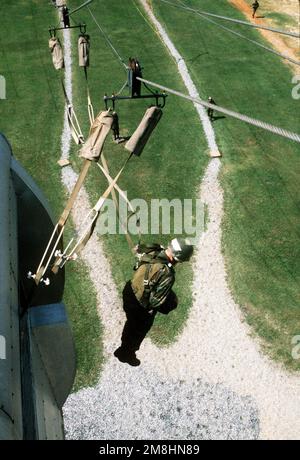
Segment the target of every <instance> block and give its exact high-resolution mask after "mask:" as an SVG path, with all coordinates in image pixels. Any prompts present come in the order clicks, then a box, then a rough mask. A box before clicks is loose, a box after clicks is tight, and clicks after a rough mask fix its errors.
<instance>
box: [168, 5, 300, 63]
mask: <svg viewBox="0 0 300 460" xmlns="http://www.w3.org/2000/svg"><path fill="white" fill-rule="evenodd" d="M160 1H161V2H164V3H167V4H169V5H171V6H174V7H175V8H181V9H184V10H187V11H189V10H190V8H188V7H186V6H180V5H175V4H174V3H172V2H168V1H167V0H160ZM194 13H195V14H197V15H198V16H200V17H201V18H202V19H205V20H206V21H208V22H210V23H212V24H214V25H216V26H217V27H220V28H221V29H223V30H226V31H227V32H229V33H231V34H233V35H236V36H237V37H239V38H242V39H243V40H246V41H248V42H250V43H252V44H254V45H256V46H259V47H260V48H263V49H264V50H266V51H269V52H270V53H273V54H276V55H277V56H280V57H281V58H283V59H286V60H287V61H289V62H292V63H293V64H295V65H299V66H300V61H296V60H295V59H293V58H291V57H289V56H287V55H286V54H282V53H279V52H278V51H276V50H274V49H272V48H269V47H268V46H265V45H263V44H262V43H259V42H257V41H255V40H252V39H251V38H248V37H245V35H242V34H240V33H239V32H236V31H234V30H232V29H229V28H228V27H225V26H223V25H222V24H219V23H218V22H216V21H213V20H212V19H209V18H207V17H206V16H204V15H203V14H202V13H199V12H198V11H197V10H194Z"/></svg>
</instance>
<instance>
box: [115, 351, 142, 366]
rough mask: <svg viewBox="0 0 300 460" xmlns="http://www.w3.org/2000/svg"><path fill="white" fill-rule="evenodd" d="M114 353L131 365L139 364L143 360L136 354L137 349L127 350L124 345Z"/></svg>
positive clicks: (123, 361) (122, 361)
mask: <svg viewBox="0 0 300 460" xmlns="http://www.w3.org/2000/svg"><path fill="white" fill-rule="evenodd" d="M114 355H115V357H116V358H118V360H119V361H121V363H127V364H129V365H130V366H139V365H140V364H141V361H140V360H139V359H137V357H136V356H135V351H132V350H127V349H126V348H123V347H122V346H121V347H119V348H118V349H117V350H116V351H115V352H114Z"/></svg>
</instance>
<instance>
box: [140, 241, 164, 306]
mask: <svg viewBox="0 0 300 460" xmlns="http://www.w3.org/2000/svg"><path fill="white" fill-rule="evenodd" d="M163 250H164V248H163V247H162V246H160V245H159V244H155V245H147V246H146V245H143V246H140V247H139V248H138V253H139V254H140V257H139V260H138V261H137V263H136V265H135V267H134V270H135V273H134V275H133V278H132V281H131V286H132V290H133V292H134V294H135V297H136V298H137V300H138V302H139V303H140V305H141V306H142V307H144V308H146V309H147V308H149V299H150V294H151V290H152V288H153V286H155V284H156V282H157V279H158V278H159V275H160V274H161V271H162V270H163V269H164V268H165V266H166V265H168V261H167V260H166V261H164V260H163V259H160V258H159V257H158V255H159V253H160V252H161V251H163Z"/></svg>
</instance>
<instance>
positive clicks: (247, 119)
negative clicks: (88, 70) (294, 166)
mask: <svg viewBox="0 0 300 460" xmlns="http://www.w3.org/2000/svg"><path fill="white" fill-rule="evenodd" d="M137 80H140V81H141V82H143V83H147V84H148V85H151V86H154V87H155V88H159V89H162V90H163V91H166V92H167V93H170V94H174V95H175V96H179V97H182V98H183V99H187V100H189V101H192V102H194V104H200V105H202V106H204V107H206V108H209V109H213V110H216V111H217V112H220V113H224V114H225V115H227V116H229V117H232V118H236V119H237V120H240V121H243V122H245V123H248V124H249V125H253V126H257V127H258V128H262V129H264V130H265V131H270V132H271V133H273V134H277V135H278V136H282V137H285V138H286V139H290V140H292V141H295V142H299V143H300V134H297V133H293V132H292V131H288V130H286V129H283V128H279V127H278V126H274V125H271V124H270V123H266V122H264V121H260V120H257V119H256V118H251V117H248V116H247V115H243V114H241V113H238V112H233V111H232V110H229V109H226V108H224V107H221V106H218V105H215V104H210V103H209V102H206V101H203V100H202V99H198V98H196V97H192V96H188V95H187V94H183V93H180V92H179V91H175V90H173V89H171V88H167V87H166V86H163V85H159V84H158V83H154V82H152V81H149V80H145V79H144V78H140V77H137Z"/></svg>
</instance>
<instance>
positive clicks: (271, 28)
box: [160, 0, 300, 38]
mask: <svg viewBox="0 0 300 460" xmlns="http://www.w3.org/2000/svg"><path fill="white" fill-rule="evenodd" d="M160 1H161V2H163V3H168V4H169V5H172V6H175V7H177V8H182V9H185V10H188V11H191V12H193V13H199V14H203V15H204V16H211V17H213V18H218V19H222V20H224V21H230V22H234V23H237V24H241V25H244V26H248V27H254V28H255V29H263V30H269V31H270V32H274V33H277V34H281V35H287V36H288V37H294V38H300V34H297V33H295V32H287V31H285V30H282V29H275V28H273V27H267V26H262V25H259V24H251V23H250V22H246V21H242V20H240V19H234V18H229V17H227V16H220V15H219V14H213V13H208V12H207V11H202V10H196V9H194V8H190V7H189V6H187V5H184V6H180V5H175V4H174V3H171V2H169V1H168V0H160ZM182 5H183V4H182Z"/></svg>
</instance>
